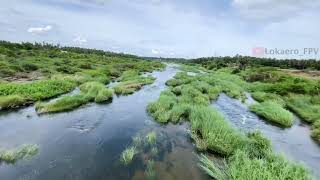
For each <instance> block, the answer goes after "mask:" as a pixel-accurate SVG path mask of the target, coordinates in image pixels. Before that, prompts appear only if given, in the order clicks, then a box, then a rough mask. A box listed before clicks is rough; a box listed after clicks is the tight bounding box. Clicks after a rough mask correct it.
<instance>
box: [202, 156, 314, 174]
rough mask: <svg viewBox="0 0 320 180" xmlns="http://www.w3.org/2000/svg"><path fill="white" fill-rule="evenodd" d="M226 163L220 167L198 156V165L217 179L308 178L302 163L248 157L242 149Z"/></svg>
mask: <svg viewBox="0 0 320 180" xmlns="http://www.w3.org/2000/svg"><path fill="white" fill-rule="evenodd" d="M227 161H228V163H227V165H225V166H223V167H221V166H219V165H216V164H214V163H213V162H212V161H211V160H209V159H208V158H207V157H205V156H201V157H200V162H201V164H200V167H201V168H202V169H203V170H205V172H206V173H207V174H208V175H209V176H211V177H213V178H215V179H219V180H229V179H232V180H233V179H234V180H248V179H250V180H261V179H267V180H274V179H279V180H287V179H291V180H309V179H313V177H311V176H310V172H309V170H307V169H306V168H305V167H304V166H303V165H301V164H296V163H293V162H291V161H288V160H286V159H284V158H283V157H281V156H274V155H273V156H270V157H269V158H262V159H261V158H253V159H251V158H249V156H248V155H247V154H246V153H245V152H244V151H240V150H238V151H236V152H235V154H234V155H233V156H231V157H230V158H228V160H227Z"/></svg>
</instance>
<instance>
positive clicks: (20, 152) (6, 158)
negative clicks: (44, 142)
mask: <svg viewBox="0 0 320 180" xmlns="http://www.w3.org/2000/svg"><path fill="white" fill-rule="evenodd" d="M38 149H39V148H38V146H37V145H31V144H25V145H22V146H20V147H19V148H17V149H11V150H0V162H1V161H3V162H6V163H15V162H17V161H18V160H20V159H24V158H30V157H32V156H34V155H36V154H37V153H38Z"/></svg>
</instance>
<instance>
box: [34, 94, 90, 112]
mask: <svg viewBox="0 0 320 180" xmlns="http://www.w3.org/2000/svg"><path fill="white" fill-rule="evenodd" d="M87 102H89V97H87V96H85V95H83V94H77V95H73V96H65V97H62V98H60V99H58V100H56V101H54V102H51V103H40V102H39V103H37V104H36V110H37V112H38V113H49V112H50V113H54V112H64V111H70V110H73V109H75V108H77V107H80V106H82V105H84V104H86V103H87Z"/></svg>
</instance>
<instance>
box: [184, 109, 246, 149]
mask: <svg viewBox="0 0 320 180" xmlns="http://www.w3.org/2000/svg"><path fill="white" fill-rule="evenodd" d="M189 121H190V123H191V128H192V130H193V131H194V132H196V133H197V134H198V137H201V139H203V140H204V141H205V142H206V144H207V148H208V150H211V151H214V152H216V153H218V154H221V155H230V154H232V153H233V152H234V151H235V150H236V149H237V148H239V147H240V146H242V145H243V143H244V138H245V137H244V135H242V134H241V133H239V132H238V131H237V130H235V129H234V128H233V127H231V125H230V124H229V123H228V122H227V121H226V120H225V119H224V117H223V116H222V115H221V114H220V113H219V112H218V111H217V110H216V109H214V108H212V107H205V106H194V107H193V108H192V109H191V112H190V116H189Z"/></svg>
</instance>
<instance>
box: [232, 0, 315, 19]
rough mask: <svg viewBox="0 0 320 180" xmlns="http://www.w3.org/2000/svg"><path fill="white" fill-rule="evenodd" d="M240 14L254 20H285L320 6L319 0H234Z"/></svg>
mask: <svg viewBox="0 0 320 180" xmlns="http://www.w3.org/2000/svg"><path fill="white" fill-rule="evenodd" d="M232 4H233V6H234V7H235V8H236V9H238V10H239V12H240V14H241V15H242V16H243V17H245V18H248V19H254V20H268V19H270V20H284V19H288V18H292V17H294V16H297V15H299V14H301V13H303V12H305V11H312V10H316V11H317V9H318V8H320V2H319V1H308V0H307V1H306V0H281V1H279V0H233V3H232Z"/></svg>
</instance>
